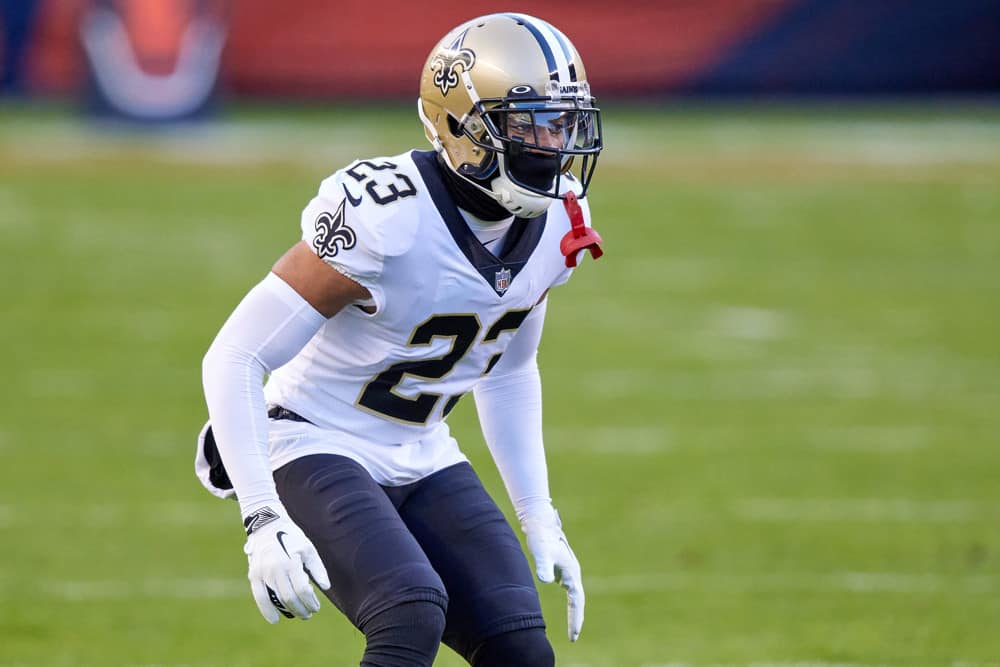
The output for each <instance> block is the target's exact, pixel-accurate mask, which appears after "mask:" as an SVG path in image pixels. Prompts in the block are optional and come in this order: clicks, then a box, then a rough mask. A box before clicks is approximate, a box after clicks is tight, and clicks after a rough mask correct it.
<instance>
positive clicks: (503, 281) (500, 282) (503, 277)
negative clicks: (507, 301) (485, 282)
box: [493, 269, 510, 294]
mask: <svg viewBox="0 0 1000 667" xmlns="http://www.w3.org/2000/svg"><path fill="white" fill-rule="evenodd" d="M493 287H494V288H495V289H496V291H497V293H498V294H503V293H504V292H506V291H507V288H508V287H510V269H500V270H499V271H497V273H496V277H495V278H494V281H493Z"/></svg>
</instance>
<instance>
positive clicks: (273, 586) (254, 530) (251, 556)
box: [243, 504, 330, 623]
mask: <svg viewBox="0 0 1000 667" xmlns="http://www.w3.org/2000/svg"><path fill="white" fill-rule="evenodd" d="M243 525H244V527H245V528H246V531H247V542H246V545H245V546H244V547H243V551H244V552H245V553H246V555H247V561H248V563H249V571H248V573H247V577H248V578H249V579H250V588H251V590H252V591H253V597H254V600H255V601H256V602H257V608H258V609H260V613H261V614H262V615H263V616H264V618H265V619H266V620H267V622H268V623H277V622H278V621H279V620H280V619H281V616H279V615H278V614H279V613H280V614H281V615H283V616H285V617H286V618H295V617H298V618H302V619H307V618H309V617H310V616H312V615H313V614H314V613H315V612H317V611H319V599H318V598H317V597H316V592H315V591H314V590H313V587H312V584H311V583H310V581H309V577H310V576H311V577H312V579H313V581H315V582H316V585H317V586H319V587H320V588H322V589H323V590H326V589H328V588H330V578H329V576H328V575H327V573H326V567H324V566H323V562H322V561H321V560H320V558H319V554H318V553H317V552H316V547H314V546H313V544H312V542H310V541H309V538H308V537H306V536H305V533H303V532H302V530H301V529H300V528H299V527H298V526H296V525H295V523H294V522H293V521H292V520H291V519H289V518H288V515H287V513H286V511H285V508H284V507H282V506H281V505H280V504H273V505H272V506H268V507H261V508H259V509H257V510H255V511H253V512H251V513H250V514H249V515H247V516H246V517H245V518H244V519H243Z"/></svg>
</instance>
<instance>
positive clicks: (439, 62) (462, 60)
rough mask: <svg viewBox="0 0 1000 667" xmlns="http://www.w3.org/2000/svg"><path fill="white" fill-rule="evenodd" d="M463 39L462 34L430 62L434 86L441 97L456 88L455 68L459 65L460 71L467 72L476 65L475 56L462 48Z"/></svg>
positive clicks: (463, 34)
mask: <svg viewBox="0 0 1000 667" xmlns="http://www.w3.org/2000/svg"><path fill="white" fill-rule="evenodd" d="M464 39H465V33H464V32H463V33H462V34H461V35H459V36H458V39H456V40H455V41H454V42H452V43H451V44H450V45H449V46H448V48H446V49H441V50H440V51H439V52H438V53H437V55H436V56H434V59H433V60H431V71H432V72H434V85H435V86H437V87H438V88H439V89H440V90H441V94H442V95H447V94H448V91H449V90H451V89H452V88H458V71H457V69H456V68H457V67H458V66H459V65H461V67H462V71H465V72H467V71H469V70H470V69H472V66H473V65H475V64H476V54H475V53H473V52H472V50H471V49H466V48H463V47H462V41H463V40H464Z"/></svg>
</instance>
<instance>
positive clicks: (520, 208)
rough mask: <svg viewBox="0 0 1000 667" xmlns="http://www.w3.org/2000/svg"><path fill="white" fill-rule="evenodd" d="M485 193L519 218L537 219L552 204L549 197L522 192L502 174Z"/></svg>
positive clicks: (491, 183)
mask: <svg viewBox="0 0 1000 667" xmlns="http://www.w3.org/2000/svg"><path fill="white" fill-rule="evenodd" d="M487 192H489V193H490V194H491V195H492V196H493V197H494V198H495V199H496V200H497V201H498V202H499V203H500V205H501V206H503V207H504V208H505V209H507V210H508V211H510V212H511V213H513V214H514V215H516V216H517V217H519V218H537V217H538V216H540V215H541V214H543V213H545V211H547V210H549V205H551V204H552V198H551V197H546V196H544V195H538V194H535V193H534V192H527V191H525V190H522V189H521V188H519V187H517V186H516V185H514V183H512V182H511V180H510V179H509V178H507V177H506V176H504V175H502V174H501V175H500V176H497V177H496V178H494V179H493V180H492V181H491V182H490V190H487Z"/></svg>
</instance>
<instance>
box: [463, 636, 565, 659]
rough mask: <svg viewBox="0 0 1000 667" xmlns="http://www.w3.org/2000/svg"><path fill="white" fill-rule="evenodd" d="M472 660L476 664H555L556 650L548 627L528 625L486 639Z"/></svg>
mask: <svg viewBox="0 0 1000 667" xmlns="http://www.w3.org/2000/svg"><path fill="white" fill-rule="evenodd" d="M470 662H471V663H472V666H473V667H511V665H517V666H518V667H554V666H555V664H556V654H555V653H554V652H553V651H552V644H550V643H549V639H548V637H546V636H545V629H544V628H526V629H524V630H514V631H512V632H504V633H503V634H499V635H494V636H493V637H490V638H489V639H486V640H485V641H484V642H483V643H482V644H480V645H479V647H478V648H477V649H476V651H475V653H474V654H473V655H472V660H471V661H470Z"/></svg>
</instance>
